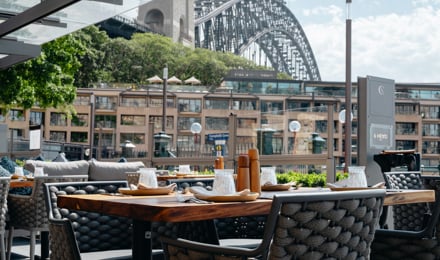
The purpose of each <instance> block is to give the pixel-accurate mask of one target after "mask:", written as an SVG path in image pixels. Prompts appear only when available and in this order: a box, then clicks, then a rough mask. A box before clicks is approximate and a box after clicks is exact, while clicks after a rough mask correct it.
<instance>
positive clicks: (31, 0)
mask: <svg viewBox="0 0 440 260" xmlns="http://www.w3.org/2000/svg"><path fill="white" fill-rule="evenodd" d="M151 1H152V0H45V1H40V0H16V1H0V69H5V68H7V67H9V66H12V65H14V64H16V63H20V62H23V61H26V60H28V59H31V58H34V57H37V56H38V55H40V51H41V47H40V46H41V45H42V44H44V43H46V42H50V41H52V40H54V39H56V38H59V37H61V36H64V35H67V34H69V33H72V32H74V31H77V30H80V29H82V28H85V27H87V26H89V25H93V24H96V23H98V22H101V21H104V20H107V19H109V18H111V17H114V16H116V15H119V14H122V13H125V12H128V11H130V10H132V9H134V8H137V7H139V6H141V5H144V4H146V3H149V2H151Z"/></svg>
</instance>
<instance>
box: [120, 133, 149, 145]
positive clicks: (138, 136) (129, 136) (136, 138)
mask: <svg viewBox="0 0 440 260" xmlns="http://www.w3.org/2000/svg"><path fill="white" fill-rule="evenodd" d="M127 140H129V141H131V142H132V143H133V144H145V134H142V133H121V136H120V141H121V143H123V142H125V141H127Z"/></svg>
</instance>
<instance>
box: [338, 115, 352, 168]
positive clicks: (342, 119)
mask: <svg viewBox="0 0 440 260" xmlns="http://www.w3.org/2000/svg"><path fill="white" fill-rule="evenodd" d="M347 118H348V122H349V123H348V124H346V123H345V122H347ZM338 119H339V123H341V124H343V125H344V126H345V142H346V143H345V159H344V161H345V165H344V172H348V166H349V163H347V162H348V160H351V158H350V152H351V121H352V120H353V113H351V112H350V113H347V111H346V110H345V109H344V110H341V112H339V117H338ZM348 126H350V127H348ZM348 128H350V132H347V131H348ZM347 136H348V137H349V138H347ZM347 139H349V140H350V146H349V148H348V150H347Z"/></svg>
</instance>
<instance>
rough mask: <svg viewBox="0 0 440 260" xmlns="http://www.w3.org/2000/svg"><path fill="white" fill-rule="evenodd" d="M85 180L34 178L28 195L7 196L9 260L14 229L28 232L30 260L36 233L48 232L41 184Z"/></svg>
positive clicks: (32, 256)
mask: <svg viewBox="0 0 440 260" xmlns="http://www.w3.org/2000/svg"><path fill="white" fill-rule="evenodd" d="M87 179H88V175H62V176H36V177H35V178H34V185H33V187H32V193H31V194H30V195H19V194H9V196H8V210H9V212H8V213H9V222H8V223H9V236H8V259H10V256H11V251H12V250H11V249H12V241H13V237H14V229H24V230H28V231H29V232H30V252H29V257H30V259H31V260H33V259H34V258H35V242H36V236H37V233H38V232H49V224H48V216H47V210H46V202H45V198H44V192H43V183H48V182H72V181H87ZM42 244H43V243H42ZM42 251H43V250H42ZM41 253H42V255H44V254H46V255H47V254H48V252H41Z"/></svg>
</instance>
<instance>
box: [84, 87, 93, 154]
mask: <svg viewBox="0 0 440 260" xmlns="http://www.w3.org/2000/svg"><path fill="white" fill-rule="evenodd" d="M89 132H90V136H89V151H88V152H87V150H86V151H85V156H87V157H89V158H88V159H92V158H93V141H94V140H93V139H94V136H95V95H94V94H93V93H92V94H91V95H90V131H89Z"/></svg>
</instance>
